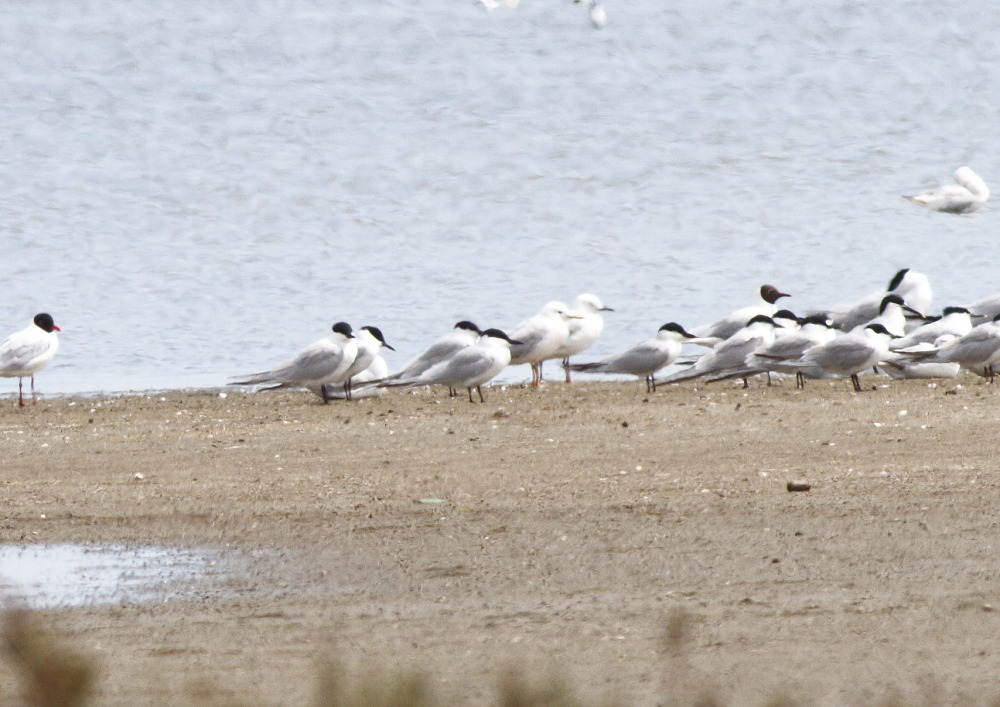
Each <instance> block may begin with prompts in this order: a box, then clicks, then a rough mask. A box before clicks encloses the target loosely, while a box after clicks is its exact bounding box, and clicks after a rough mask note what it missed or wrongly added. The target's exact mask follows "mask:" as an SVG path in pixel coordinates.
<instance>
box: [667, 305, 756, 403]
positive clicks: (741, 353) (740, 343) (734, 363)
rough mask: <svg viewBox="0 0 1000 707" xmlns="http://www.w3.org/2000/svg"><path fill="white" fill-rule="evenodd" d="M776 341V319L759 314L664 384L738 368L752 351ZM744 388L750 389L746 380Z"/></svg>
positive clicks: (670, 376) (668, 377)
mask: <svg viewBox="0 0 1000 707" xmlns="http://www.w3.org/2000/svg"><path fill="white" fill-rule="evenodd" d="M772 342H774V320H773V319H771V318H770V317H767V316H764V315H763V314H758V315H757V316H755V317H753V318H752V319H751V320H750V321H748V322H747V323H746V326H744V327H743V328H742V329H740V330H739V331H737V332H736V333H735V334H733V335H732V336H730V337H729V338H728V339H726V340H724V341H721V342H719V343H718V344H716V345H715V346H714V347H713V348H712V350H711V351H709V352H708V353H706V354H705V355H703V356H702V357H700V358H699V359H698V360H697V361H695V362H694V363H693V364H692V365H691V366H690V368H688V369H687V370H684V371H678V372H677V373H674V374H673V375H669V376H667V377H666V378H664V379H663V382H664V383H678V382H680V381H684V380H690V379H692V378H699V377H701V376H712V375H715V374H718V373H720V372H721V371H728V370H730V369H734V368H737V367H738V366H742V365H743V363H744V361H746V358H747V356H748V355H750V353H751V352H752V351H755V350H757V349H758V348H760V347H761V346H769V345H770V344H771V343H772ZM743 387H744V388H749V387H750V384H749V383H748V382H747V380H746V378H744V379H743Z"/></svg>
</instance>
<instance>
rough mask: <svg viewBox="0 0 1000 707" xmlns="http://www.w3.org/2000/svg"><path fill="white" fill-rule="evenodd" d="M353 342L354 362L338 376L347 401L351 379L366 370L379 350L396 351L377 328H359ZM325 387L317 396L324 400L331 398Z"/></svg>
mask: <svg viewBox="0 0 1000 707" xmlns="http://www.w3.org/2000/svg"><path fill="white" fill-rule="evenodd" d="M354 340H355V343H356V345H357V353H356V354H355V356H354V361H353V362H352V363H351V365H350V366H348V368H347V370H346V371H344V372H342V373H340V374H339V377H340V378H341V379H342V380H343V383H344V398H345V399H347V400H350V399H351V398H352V392H353V391H352V385H353V380H352V379H353V378H354V377H355V376H356V375H358V374H359V373H361V372H362V371H364V370H367V368H368V367H369V366H370V365H371V363H372V361H374V360H375V357H376V356H378V352H379V349H381V348H382V347H383V346H384V347H386V348H387V349H390V350H392V351H395V350H396V349H394V348H392V346H390V345H389V344H387V343H386V341H385V337H384V336H383V335H382V330H381V329H379V328H378V327H377V326H363V327H361V329H360V330H359V331H358V333H357V335H356V336H355V337H354ZM334 382H337V381H334ZM327 385H328V384H324V385H322V386H321V387H320V390H319V395H320V397H321V398H323V399H324V400H328V399H329V398H330V397H331V396H330V393H329V391H328V390H327Z"/></svg>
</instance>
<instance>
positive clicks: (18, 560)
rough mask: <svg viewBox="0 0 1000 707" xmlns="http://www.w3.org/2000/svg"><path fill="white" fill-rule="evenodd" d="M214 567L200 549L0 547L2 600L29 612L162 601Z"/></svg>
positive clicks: (205, 553) (181, 593) (209, 557)
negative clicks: (13, 603)
mask: <svg viewBox="0 0 1000 707" xmlns="http://www.w3.org/2000/svg"><path fill="white" fill-rule="evenodd" d="M214 565H215V560H214V559H213V557H212V556H211V553H210V552H208V551H204V550H192V549H178V548H167V547H151V546H137V547H128V546H125V545H72V544H53V545H4V546H0V599H2V600H3V601H4V602H17V603H22V604H24V605H27V606H28V607H30V608H33V609H43V608H56V607H76V606H90V605H94V604H111V603H134V602H148V601H164V600H166V599H169V598H174V597H178V596H183V594H184V592H185V591H186V590H188V589H189V587H190V585H191V582H192V580H196V579H199V578H201V577H204V576H205V575H206V574H207V573H208V572H209V571H210V569H211V568H212V567H213V566H214Z"/></svg>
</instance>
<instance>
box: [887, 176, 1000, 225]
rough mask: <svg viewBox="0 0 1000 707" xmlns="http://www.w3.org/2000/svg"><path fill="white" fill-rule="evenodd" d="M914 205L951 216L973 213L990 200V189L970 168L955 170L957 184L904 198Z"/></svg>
mask: <svg viewBox="0 0 1000 707" xmlns="http://www.w3.org/2000/svg"><path fill="white" fill-rule="evenodd" d="M903 198H904V199H909V200H910V201H912V202H913V203H914V204H920V205H921V206H926V207H927V208H928V209H931V210H932V211H942V212H944V213H949V214H968V213H972V212H973V211H975V210H976V209H978V208H979V207H980V206H982V205H983V204H985V203H986V200H987V199H989V198H990V188H989V187H988V186H986V182H984V181H983V179H982V177H980V176H979V175H978V174H976V173H975V172H973V171H972V170H971V169H969V168H968V167H959V168H958V169H956V170H955V184H946V185H944V186H941V187H937V188H936V189H931V190H930V191H925V192H924V193H923V194H917V195H916V196H904V197H903Z"/></svg>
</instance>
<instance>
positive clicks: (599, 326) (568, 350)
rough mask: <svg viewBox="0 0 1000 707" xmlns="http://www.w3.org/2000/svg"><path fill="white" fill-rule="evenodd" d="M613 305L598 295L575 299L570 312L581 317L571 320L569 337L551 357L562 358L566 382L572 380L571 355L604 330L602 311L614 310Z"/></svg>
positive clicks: (591, 341)
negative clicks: (605, 304)
mask: <svg viewBox="0 0 1000 707" xmlns="http://www.w3.org/2000/svg"><path fill="white" fill-rule="evenodd" d="M613 311H615V310H613V309H611V307H605V306H604V303H603V302H601V300H600V298H599V297H598V296H597V295H587V294H584V295H580V296H579V297H577V298H576V299H575V300H573V308H572V309H571V310H570V314H573V315H575V316H577V317H579V319H571V320H570V321H569V338H568V339H566V343H564V344H563V345H562V346H560V347H559V348H558V349H556V350H555V353H553V354H552V356H550V358H560V359H562V367H563V369H564V370H565V371H566V382H567V383H570V382H572V381H571V380H570V376H569V372H570V365H569V357H570V356H575V355H576V354H578V353H580V352H582V351H583V350H584V349H586V348H588V347H589V346H590V345H591V344H593V343H594V341H596V340H597V337H598V336H600V335H601V332H602V331H603V330H604V318H603V317H602V316H601V312H613Z"/></svg>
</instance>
